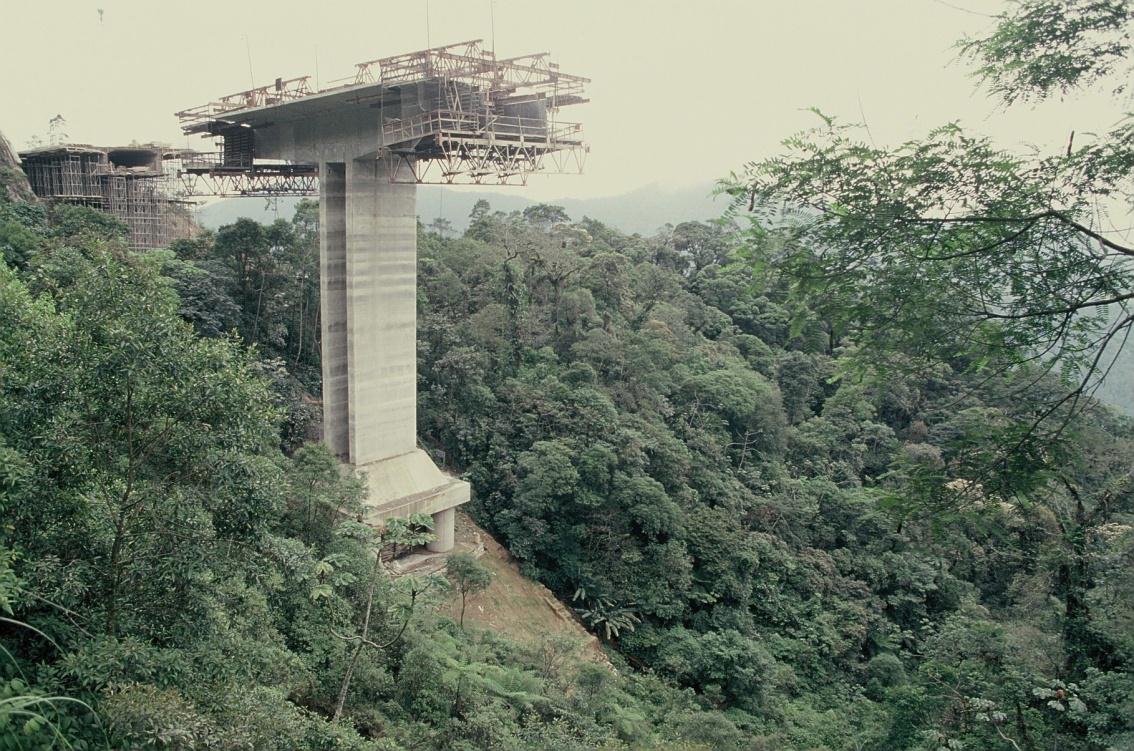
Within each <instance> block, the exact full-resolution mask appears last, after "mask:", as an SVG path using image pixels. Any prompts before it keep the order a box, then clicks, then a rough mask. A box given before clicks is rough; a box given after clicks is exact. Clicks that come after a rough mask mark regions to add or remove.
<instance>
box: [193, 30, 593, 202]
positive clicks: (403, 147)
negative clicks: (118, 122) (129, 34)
mask: <svg viewBox="0 0 1134 751" xmlns="http://www.w3.org/2000/svg"><path fill="white" fill-rule="evenodd" d="M586 83H587V79H585V78H582V77H580V76H572V75H568V74H566V73H562V72H561V71H560V70H559V68H558V66H556V65H555V64H554V63H551V62H549V61H548V59H547V55H546V54H539V55H528V56H524V57H517V58H510V59H507V60H497V59H496V58H495V56H494V55H493V54H492V53H491V52H487V51H484V50H482V49H481V47H480V40H474V41H471V42H462V43H460V44H456V45H449V46H447V47H437V48H433V49H428V50H421V51H419V52H412V53H409V54H405V55H397V56H394V57H387V58H382V59H379V60H373V61H368V62H365V63H359V64H358V65H357V66H356V71H355V74H354V75H353V76H352V77H350V78H349V79H347V80H345V81H342V82H337V83H336V84H333V85H331V86H329V87H327V88H324V89H321V90H318V91H316V90H314V89H313V88H312V87H311V83H310V77H303V78H293V79H288V80H283V79H277V81H276V82H275V84H274V85H272V86H264V87H260V88H257V89H251V90H248V91H243V92H238V93H236V94H230V95H228V96H225V97H221V98H220V99H218V100H217V101H214V102H210V103H208V104H206V105H202V106H200V107H195V108H193V109H189V110H184V111H182V112H179V113H177V116H178V118H179V119H180V120H181V123H182V128H183V130H184V131H185V132H186V133H188V134H193V133H196V134H201V135H205V136H211V137H216V138H217V139H219V141H218V152H217V153H216V154H213V155H208V154H199V155H197V157H196V158H195V159H193V160H192V163H191V164H190V163H189V162H187V166H186V167H185V168H184V169H183V170H182V177H183V179H184V181H185V183H186V185H187V187H188V188H189V191H190V193H193V194H196V193H201V192H207V193H210V194H215V193H217V192H225V193H226V194H257V195H280V194H284V193H287V192H291V191H305V190H309V186H308V185H307V184H306V183H304V182H302V181H298V182H297V180H296V179H295V178H296V177H297V173H301V174H302V175H304V176H308V175H311V174H314V172H315V171H316V170H317V166H318V164H319V163H320V162H325V161H344V160H345V159H347V158H357V157H359V156H363V155H366V156H370V155H373V156H377V157H382V158H385V159H388V160H389V161H390V162H391V164H392V166H393V169H391V170H390V172H389V175H388V176H389V179H390V180H392V181H394V182H413V183H440V184H453V183H475V184H484V183H495V184H513V183H520V184H523V183H525V182H526V181H527V177H528V176H529V175H530V174H532V173H536V172H568V171H581V170H582V166H583V162H584V159H585V156H586V152H587V148H586V145H585V144H584V143H583V140H582V129H581V126H580V125H579V124H578V123H572V122H563V121H560V120H559V119H558V112H559V109H560V108H561V107H564V106H568V105H571V104H579V103H582V102H585V101H587V100H586V99H585V97H584V95H583V94H584V91H583V90H584V86H585V84H586ZM280 161H284V162H287V164H285V165H280V164H279V162H280ZM271 170H274V172H271ZM240 177H244V178H246V181H241V180H239V179H238V178H240ZM272 185H276V186H282V189H276V190H273V189H272V188H271V187H270V186H272ZM218 189H219V190H218Z"/></svg>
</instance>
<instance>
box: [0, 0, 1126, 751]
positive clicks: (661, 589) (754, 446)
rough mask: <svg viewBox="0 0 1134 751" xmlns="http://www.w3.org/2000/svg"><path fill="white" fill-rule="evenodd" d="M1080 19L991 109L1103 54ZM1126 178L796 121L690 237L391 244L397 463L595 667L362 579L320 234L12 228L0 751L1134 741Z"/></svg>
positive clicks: (5, 377)
mask: <svg viewBox="0 0 1134 751" xmlns="http://www.w3.org/2000/svg"><path fill="white" fill-rule="evenodd" d="M1076 5H1077V7H1078V8H1079V10H1081V11H1083V13H1082V15H1081V20H1079V19H1080V17H1079V16H1076V20H1075V21H1074V23H1069V24H1068V23H1065V24H1064V25H1062V26H1061V25H1059V24H1060V23H1064V22H1065V21H1066V18H1065V17H1064V16H1063V15H1062V13H1061V11H1060V7H1059V6H1057V5H1056V4H1051V3H1046V2H1042V1H1041V0H1034V1H1033V0H1030V1H1029V2H1027V3H1024V4H1022V5H1021V6H1020V8H1021V10H1020V15H1018V16H1016V17H1013V18H1011V19H1007V20H1005V21H1004V24H1003V26H1002V28H999V30H998V32H997V34H999V36H996V35H994V36H993V37H992V38H991V41H990V40H985V41H984V42H982V43H980V44H977V46H976V47H975V48H970V49H975V50H976V52H975V54H977V55H978V57H979V56H980V55H984V56H985V57H983V58H981V60H982V61H983V62H982V63H981V64H982V65H984V66H985V67H983V68H981V70H982V72H983V73H984V75H986V76H993V78H994V79H995V80H998V81H1000V82H1001V84H1002V85H1003V86H1004V87H1007V88H1005V89H1004V91H1006V92H1007V93H1008V94H1009V95H1011V94H1012V93H1013V92H1016V93H1017V94H1019V91H1020V90H1021V89H1020V88H1019V87H1020V86H1034V85H1038V84H1037V82H1039V84H1045V85H1047V86H1048V88H1047V89H1046V91H1052V90H1061V88H1062V89H1067V88H1069V87H1073V86H1074V85H1075V84H1076V83H1077V82H1078V81H1079V78H1080V77H1081V76H1083V75H1088V76H1090V75H1094V74H1095V73H1099V74H1100V75H1101V74H1102V72H1105V71H1101V72H1100V70H1099V69H1098V68H1097V67H1092V66H1099V65H1107V64H1110V63H1108V62H1107V61H1108V60H1109V59H1110V58H1108V57H1107V55H1113V54H1118V55H1126V54H1128V53H1129V46H1128V43H1125V44H1126V45H1127V46H1125V47H1123V46H1122V44H1123V43H1119V42H1116V43H1115V44H1114V45H1112V46H1105V47H1104V48H1103V49H1101V50H1100V49H1088V50H1086V51H1084V49H1083V48H1082V46H1076V44H1077V43H1078V42H1077V40H1079V37H1077V36H1076V35H1077V34H1082V33H1084V30H1087V31H1090V32H1092V33H1095V32H1098V33H1104V32H1108V31H1109V32H1114V30H1115V29H1116V28H1117V29H1119V30H1121V28H1123V26H1122V24H1123V23H1125V20H1124V19H1127V20H1128V18H1129V13H1127V10H1126V5H1125V4H1124V3H1113V2H1109V0H1097V1H1096V0H1091V1H1088V0H1083V1H1082V2H1077V3H1076ZM1053 8H1054V9H1053ZM1116 8H1117V10H1115V9H1116ZM1116 19H1117V20H1116ZM1053 29H1054V31H1052V30H1053ZM1045 35H1049V36H1045ZM1050 35H1053V36H1050ZM1045 44H1046V45H1051V46H1052V47H1053V48H1054V49H1055V50H1056V51H1057V52H1059V53H1060V54H1058V55H1056V56H1055V57H1056V58H1057V62H1058V65H1059V66H1063V67H1058V66H1057V67H1056V68H1055V69H1054V72H1053V71H1052V70H1050V69H1047V68H1044V67H1043V65H1042V64H1040V63H1043V62H1044V60H1046V59H1047V58H1043V59H1041V60H1040V62H1039V63H1036V61H1035V59H1033V57H1034V55H1033V57H1029V54H1032V53H1034V51H1035V48H1036V46H1037V45H1038V46H1040V47H1043V45H1045ZM981 45H983V46H981ZM1029 50H1031V51H1032V52H1029ZM1116 51H1117V52H1116ZM1088 53H1091V54H1088ZM1041 58H1042V56H1041ZM1006 60H1007V63H1006V62H1005V61H1006ZM1068 61H1070V62H1068ZM1100 61H1101V62H1100ZM978 62H979V61H978ZM997 66H1000V67H997ZM998 70H999V71H1001V73H999V74H998V73H997V71H998ZM1005 70H1006V71H1007V73H1005V72H1004V71H1005ZM1009 74H1011V75H1009ZM997 75H1000V76H1001V77H1000V78H996V76H997ZM1012 76H1016V78H1013V77H1012ZM1045 76H1046V77H1045ZM1021 81H1022V82H1023V83H1021ZM1052 87H1054V89H1053V88H1052ZM1127 128H1128V126H1127ZM1130 143H1134V136H1132V135H1131V133H1130V132H1129V130H1128V129H1127V130H1124V131H1120V132H1119V133H1117V134H1116V135H1114V137H1113V138H1112V139H1111V140H1109V141H1102V142H1100V143H1099V144H1094V145H1091V146H1086V147H1083V149H1082V150H1080V151H1072V150H1071V149H1068V154H1067V155H1066V156H1064V155H1063V154H1059V155H1055V156H1053V157H1051V158H1049V159H1043V160H1040V161H1039V162H1038V163H1036V162H1032V161H1028V160H1027V159H1025V158H1024V157H1019V156H1015V155H1013V154H1011V153H1008V152H1006V151H1003V150H1000V149H998V148H996V147H995V146H993V145H992V144H990V143H988V142H987V141H986V140H984V139H981V138H979V137H975V136H970V135H968V134H967V133H965V132H964V131H962V130H961V129H960V128H959V127H958V126H947V127H944V128H941V129H938V130H935V131H933V132H932V133H931V134H930V135H929V136H928V137H927V138H926V139H924V140H923V141H917V142H911V143H908V144H903V145H900V146H898V147H894V148H893V149H887V148H884V147H878V146H875V145H873V144H871V143H866V142H864V141H863V140H862V139H860V138H859V137H858V136H857V135H856V133H855V131H853V130H851V129H844V128H842V126H840V125H838V124H837V123H836V122H835V121H833V120H825V121H824V123H823V125H822V126H821V127H820V128H819V129H817V130H816V131H814V132H811V133H808V134H802V135H800V136H798V137H796V138H794V139H792V140H790V141H789V142H787V143H786V144H785V153H784V154H783V155H781V156H779V157H776V158H773V159H769V160H766V161H762V162H755V163H752V164H750V165H748V167H747V168H746V169H745V170H744V172H743V173H742V174H740V175H739V176H734V177H733V178H732V179H731V180H730V181H729V183H728V184H727V188H728V191H729V192H730V193H731V194H732V195H733V198H734V199H735V205H734V207H733V210H732V211H730V212H729V213H728V214H727V215H726V216H725V217H724V218H722V219H721V220H720V221H719V222H707V223H703V222H679V223H676V224H675V226H673V227H672V228H666V229H664V230H663V231H661V232H659V233H657V234H653V235H649V236H644V235H638V234H634V235H627V234H624V233H622V232H619V231H616V230H614V229H612V228H610V227H608V226H605V225H604V224H602V223H600V222H597V221H594V220H592V219H588V218H585V217H571V216H568V215H567V213H566V212H565V211H564V210H563V209H562V208H560V207H557V206H550V205H542V204H541V205H533V206H530V207H527V208H525V209H524V210H523V211H513V212H497V211H494V210H493V207H492V206H491V205H489V204H488V203H486V202H480V203H478V204H477V205H476V206H475V207H474V208H473V210H472V213H471V215H470V217H469V224H468V229H467V230H466V231H465V232H464V233H463V234H462V235H460V236H454V233H452V232H447V231H446V232H441V231H435V230H440V229H443V228H440V227H438V228H433V229H431V228H428V227H426V226H423V225H419V228H418V263H419V267H418V309H419V314H418V359H419V362H418V377H419V389H418V393H419V411H418V418H419V426H418V428H419V435H420V436H421V439H422V442H423V444H424V445H425V447H426V448H427V449H428V450H429V451H430V452H431V453H432V454H433V455H434V456H435V457H436V459H437V460H438V463H440V464H444V465H446V466H447V467H449V468H450V470H451V471H453V472H455V473H460V474H462V475H463V476H465V477H466V478H468V479H469V481H470V482H471V483H472V487H473V502H472V503H471V504H469V506H468V507H466V508H467V509H468V510H469V511H470V513H471V514H472V515H473V516H474V517H475V518H476V519H477V520H478V521H479V523H480V524H482V525H483V526H484V527H486V528H487V529H489V530H490V531H492V532H493V533H494V534H495V535H496V536H498V538H499V539H500V540H501V541H502V542H503V543H504V544H506V546H507V547H508V549H509V550H510V552H511V554H512V555H513V556H514V557H515V558H516V559H517V560H518V561H519V562H520V565H521V567H522V570H523V571H524V573H525V574H527V575H528V576H530V577H532V578H534V579H538V580H539V581H540V582H542V583H544V584H546V585H547V587H549V588H550V589H551V590H552V591H553V592H554V593H555V594H556V595H557V596H558V597H559V598H560V600H561V601H562V602H564V603H565V604H566V605H567V606H569V607H571V608H573V609H574V611H575V613H576V614H577V615H578V617H579V618H580V619H581V620H582V622H583V623H584V624H585V625H586V626H587V627H588V628H589V629H590V630H591V631H592V632H593V633H594V634H596V635H597V636H598V638H599V639H600V640H601V641H602V643H603V644H604V646H605V648H606V650H607V652H608V654H609V657H610V660H611V663H612V665H613V666H614V669H613V670H611V669H608V668H607V667H606V666H604V665H600V664H595V663H594V662H591V661H586V660H582V659H580V658H579V656H578V653H577V649H578V645H572V644H568V643H564V642H563V641H562V640H560V639H548V640H546V641H544V642H543V643H540V644H534V645H517V644H512V643H509V642H508V641H507V640H506V639H503V638H502V637H500V636H499V635H497V634H494V633H491V632H488V631H484V630H481V629H478V628H476V627H475V626H473V625H471V624H469V623H462V620H463V619H462V618H461V617H460V616H459V615H458V617H457V618H456V619H454V618H451V617H448V616H447V615H444V613H446V612H454V608H452V607H449V608H443V607H441V605H440V603H441V601H442V598H444V597H446V596H450V595H452V596H455V597H458V598H461V599H462V600H463V597H464V595H466V594H467V593H468V592H469V591H476V587H480V586H483V585H484V584H485V583H486V582H487V581H488V579H487V575H486V574H485V572H484V570H483V568H482V567H479V565H478V564H477V563H476V562H475V561H472V560H466V559H464V558H459V559H455V560H454V562H452V563H451V565H450V566H449V568H448V570H447V573H446V575H445V576H441V575H438V576H430V577H414V576H403V577H394V576H392V575H391V573H390V572H389V571H388V570H387V568H386V564H385V560H386V558H387V557H388V556H389V555H397V554H398V553H399V552H405V551H406V550H409V549H411V548H413V547H415V546H418V545H421V544H423V543H424V542H426V541H428V540H430V539H431V533H430V529H429V524H430V520H429V518H428V517H414V518H411V519H408V520H399V521H397V522H392V523H390V524H389V525H388V526H387V527H386V528H385V529H383V530H376V529H373V528H370V527H367V526H365V525H363V524H361V523H359V521H357V519H360V518H361V516H360V514H359V508H360V504H361V503H363V502H364V497H363V490H362V488H363V483H361V482H360V481H359V479H358V478H356V477H351V476H349V475H346V474H344V473H343V472H342V471H341V469H340V468H339V466H338V464H337V462H336V461H335V459H334V458H333V457H332V456H331V455H330V454H329V453H328V452H327V450H326V449H325V448H323V447H322V446H321V445H320V444H319V443H318V442H317V441H315V440H313V439H314V438H315V437H316V436H317V433H318V429H317V425H318V423H319V403H318V400H317V395H318V394H319V393H320V360H319V336H320V322H319V305H318V290H319V279H318V273H319V263H318V239H317V238H318V226H317V225H318V210H317V209H318V207H317V206H316V204H315V203H313V202H311V201H303V202H301V203H300V204H299V205H298V206H297V208H296V211H295V215H294V217H293V218H292V219H290V220H279V221H277V222H275V223H273V224H271V225H267V226H264V225H261V224H258V223H256V222H254V221H251V220H247V219H242V220H238V221H236V222H234V223H232V224H228V225H225V226H223V227H221V228H219V229H218V230H216V231H215V232H205V233H203V234H202V235H200V236H199V237H197V238H195V239H193V240H191V241H181V242H177V243H175V244H174V245H173V246H172V247H171V248H170V249H167V250H160V251H153V252H147V253H135V252H130V251H129V250H128V249H127V248H126V245H125V244H124V242H123V231H124V228H123V227H122V226H120V225H119V224H118V223H117V222H116V221H114V220H113V219H112V218H110V217H109V216H107V215H104V214H100V213H98V212H96V211H93V210H90V209H86V208H76V207H66V206H46V205H42V204H33V203H26V202H22V201H20V200H12V199H11V198H7V197H6V196H8V192H7V191H5V190H0V254H2V257H0V261H2V262H0V520H2V524H0V610H3V611H4V612H3V614H2V618H0V646H2V647H3V649H2V650H0V749H47V748H75V749H98V748H114V749H119V748H130V749H133V748H160V749H233V750H235V749H280V750H281V751H283V750H284V749H358V750H359V751H362V750H372V751H379V750H381V751H411V750H413V749H455V750H457V751H473V750H483V751H528V750H530V751H537V750H542V749H555V750H559V749H563V750H565V751H572V750H576V749H577V750H579V751H582V750H584V749H595V750H599V749H602V750H604V751H619V750H623V751H630V750H639V749H641V750H643V751H644V750H645V749H672V750H674V751H678V750H680V751H709V750H710V749H712V750H714V751H715V750H717V749H734V750H735V751H766V750H771V749H799V750H800V751H817V750H819V749H825V750H830V751H861V750H863V749H870V750H872V751H890V750H891V749H900V750H904V751H943V750H945V751H955V750H958V749H961V750H963V749H991V750H993V751H1047V750H1049V749H1050V750H1052V751H1055V750H1056V749H1058V750H1059V751H1110V750H1111V749H1116V750H1121V749H1128V748H1132V747H1134V565H1132V564H1134V472H1132V467H1134V422H1132V421H1131V420H1130V419H1129V418H1126V417H1123V416H1120V415H1118V414H1116V413H1115V412H1113V411H1112V410H1110V409H1108V408H1106V407H1103V406H1101V405H1099V404H1098V403H1097V402H1096V401H1095V400H1094V399H1093V398H1092V396H1091V386H1092V384H1093V383H1095V382H1096V381H1097V376H1098V375H1099V374H1100V371H1101V370H1102V368H1101V367H1100V366H1099V363H1100V362H1101V357H1099V356H1097V353H1098V352H1100V351H1107V349H1108V347H1110V346H1112V342H1113V344H1114V345H1118V344H1120V343H1121V342H1122V341H1124V337H1122V332H1123V331H1125V330H1128V329H1129V328H1130V327H1131V326H1132V325H1134V314H1131V315H1129V316H1127V315H1123V316H1120V317H1118V318H1117V319H1115V318H1113V311H1114V307H1113V306H1116V305H1117V306H1120V307H1121V306H1122V305H1125V304H1127V303H1128V302H1130V301H1132V300H1134V282H1132V279H1131V272H1130V270H1129V266H1128V264H1127V263H1126V261H1125V256H1131V257H1134V250H1130V249H1126V248H1124V247H1123V246H1121V245H1120V244H1118V243H1116V242H1115V241H1113V240H1111V239H1108V238H1107V237H1106V236H1103V235H1101V234H1100V233H1099V232H1097V231H1095V230H1093V229H1092V228H1091V227H1090V226H1088V225H1087V223H1085V222H1086V221H1087V220H1086V219H1084V217H1087V216H1089V213H1088V212H1089V209H1090V207H1091V206H1092V205H1093V203H1092V202H1093V201H1094V200H1096V199H1098V198H1099V197H1100V196H1102V195H1109V194H1110V193H1106V192H1105V191H1113V192H1118V191H1119V188H1118V187H1116V186H1120V185H1123V184H1125V183H1123V182H1122V181H1123V180H1128V176H1129V172H1130V165H1131V164H1134V158H1132V156H1131V154H1132V152H1131V149H1130V147H1129V144H1130ZM1100 186H1101V187H1100ZM1130 194H1134V191H1129V192H1128V193H1127V195H1130ZM785 206H787V207H796V208H798V207H803V210H802V211H799V212H796V216H795V218H785V216H784V215H785V214H788V213H790V212H783V211H782V209H783V208H784V207H785ZM774 212H779V215H778V216H777V217H776V218H775V220H774V221H773V220H772V219H770V218H769V216H770V215H771V214H772V213H774ZM1108 243H1109V244H1108ZM1096 309H1102V310H1106V311H1108V312H1107V314H1106V315H1103V314H1101V313H1099V312H1097V311H1096ZM1092 379H1093V380H1092ZM454 590H456V595H453V594H452V593H453V591H454ZM461 607H462V605H460V604H458V605H457V606H456V612H459V611H460V608H461Z"/></svg>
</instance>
